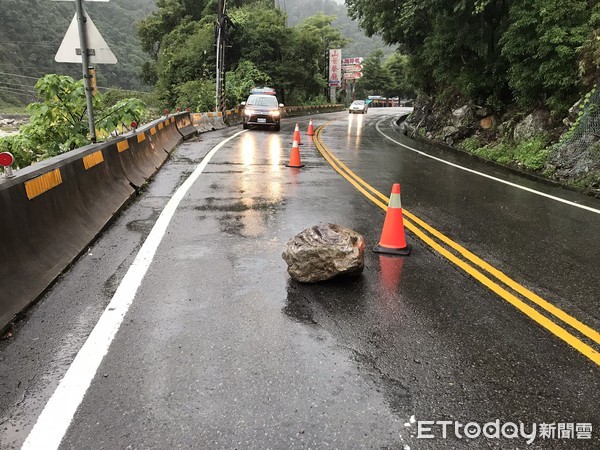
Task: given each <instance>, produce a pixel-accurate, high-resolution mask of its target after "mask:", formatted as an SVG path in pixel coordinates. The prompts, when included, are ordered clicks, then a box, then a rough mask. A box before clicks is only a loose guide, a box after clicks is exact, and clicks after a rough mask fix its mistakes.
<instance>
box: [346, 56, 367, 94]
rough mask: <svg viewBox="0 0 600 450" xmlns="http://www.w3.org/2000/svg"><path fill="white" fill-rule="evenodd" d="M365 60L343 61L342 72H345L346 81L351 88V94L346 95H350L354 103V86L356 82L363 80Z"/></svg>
mask: <svg viewBox="0 0 600 450" xmlns="http://www.w3.org/2000/svg"><path fill="white" fill-rule="evenodd" d="M363 61H364V59H363V58H360V57H359V58H344V59H342V70H343V71H344V76H343V78H344V81H345V82H346V83H347V84H348V85H349V86H350V89H349V91H350V92H349V93H347V94H346V95H347V96H348V95H350V97H351V100H352V101H354V85H355V84H356V80H359V79H361V78H362V76H363V74H362V69H363V65H362V62H363Z"/></svg>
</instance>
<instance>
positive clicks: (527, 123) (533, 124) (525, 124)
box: [514, 109, 552, 141]
mask: <svg viewBox="0 0 600 450" xmlns="http://www.w3.org/2000/svg"><path fill="white" fill-rule="evenodd" d="M551 128H552V119H551V117H550V113H549V112H548V111H546V110H544V109H537V110H535V111H534V112H532V113H531V114H529V115H528V116H527V117H525V118H524V119H523V120H522V121H521V122H519V123H518V124H517V125H516V126H515V131H514V138H515V141H522V140H526V139H531V138H532V137H535V136H536V135H538V134H544V133H545V132H547V131H548V130H550V129H551Z"/></svg>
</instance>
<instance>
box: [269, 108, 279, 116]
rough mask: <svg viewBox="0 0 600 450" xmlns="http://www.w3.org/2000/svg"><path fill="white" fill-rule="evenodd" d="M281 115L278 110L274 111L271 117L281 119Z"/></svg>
mask: <svg viewBox="0 0 600 450" xmlns="http://www.w3.org/2000/svg"><path fill="white" fill-rule="evenodd" d="M279 114H280V113H279V111H278V110H276V109H275V110H273V111H271V115H272V116H273V117H279Z"/></svg>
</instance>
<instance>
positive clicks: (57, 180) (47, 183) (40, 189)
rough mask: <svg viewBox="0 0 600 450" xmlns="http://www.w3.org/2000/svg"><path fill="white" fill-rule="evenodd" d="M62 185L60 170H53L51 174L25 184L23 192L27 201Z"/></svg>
mask: <svg viewBox="0 0 600 450" xmlns="http://www.w3.org/2000/svg"><path fill="white" fill-rule="evenodd" d="M61 183H62V176H61V175H60V169H54V170H53V171H52V172H48V173H45V174H44V175H40V176H39V177H37V178H34V179H32V180H29V181H26V182H25V192H26V193H27V198H28V199H29V200H31V199H33V198H35V197H37V196H38V195H41V194H43V193H44V192H46V191H49V190H50V189H52V188H55V187H56V186H58V185H59V184H61Z"/></svg>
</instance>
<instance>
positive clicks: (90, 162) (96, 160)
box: [83, 150, 104, 170]
mask: <svg viewBox="0 0 600 450" xmlns="http://www.w3.org/2000/svg"><path fill="white" fill-rule="evenodd" d="M103 162H104V156H102V150H98V151H97V152H94V153H92V154H90V155H87V156H84V157H83V167H85V170H89V169H91V168H92V167H94V166H97V165H98V164H100V163H103Z"/></svg>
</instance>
